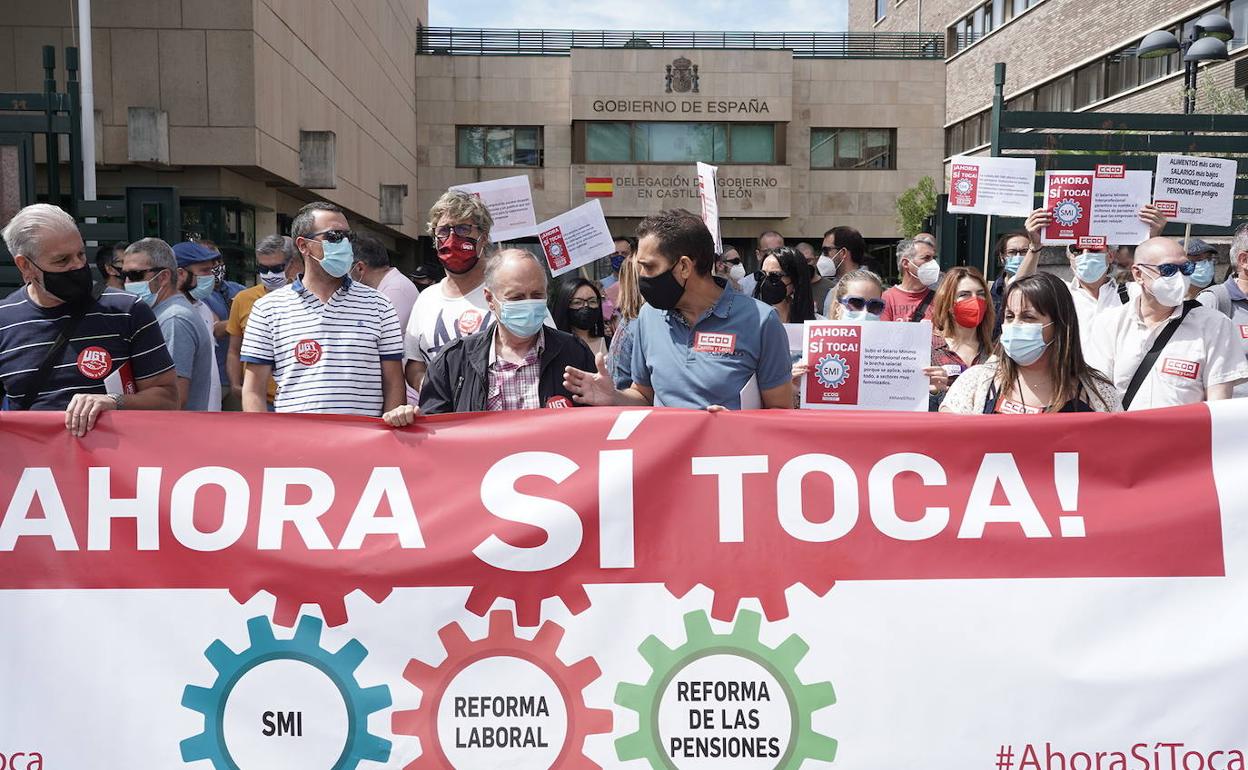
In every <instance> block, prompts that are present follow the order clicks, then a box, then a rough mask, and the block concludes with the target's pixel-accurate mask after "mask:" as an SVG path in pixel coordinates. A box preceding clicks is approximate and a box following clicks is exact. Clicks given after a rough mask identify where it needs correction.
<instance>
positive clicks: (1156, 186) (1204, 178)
mask: <svg viewBox="0 0 1248 770" xmlns="http://www.w3.org/2000/svg"><path fill="white" fill-rule="evenodd" d="M1237 170H1238V163H1237V161H1235V160H1234V159H1230V158H1198V157H1193V156H1190V155H1158V156H1157V176H1156V177H1154V180H1153V205H1154V206H1156V207H1157V208H1158V209H1160V210H1161V213H1163V214H1165V215H1166V218H1167V219H1169V220H1170V221H1171V222H1186V223H1189V224H1194V225H1216V226H1218V227H1227V226H1229V225H1230V224H1231V215H1232V209H1233V208H1234V207H1235V174H1236V171H1237Z"/></svg>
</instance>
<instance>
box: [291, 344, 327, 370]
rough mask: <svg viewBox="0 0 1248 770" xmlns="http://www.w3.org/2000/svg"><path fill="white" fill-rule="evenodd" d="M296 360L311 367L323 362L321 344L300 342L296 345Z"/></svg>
mask: <svg viewBox="0 0 1248 770" xmlns="http://www.w3.org/2000/svg"><path fill="white" fill-rule="evenodd" d="M295 360H296V361H298V362H299V363H301V364H303V365H304V366H311V365H313V364H315V363H316V362H317V361H320V360H321V343H319V342H317V341H316V340H299V342H298V343H297V344H296V345H295Z"/></svg>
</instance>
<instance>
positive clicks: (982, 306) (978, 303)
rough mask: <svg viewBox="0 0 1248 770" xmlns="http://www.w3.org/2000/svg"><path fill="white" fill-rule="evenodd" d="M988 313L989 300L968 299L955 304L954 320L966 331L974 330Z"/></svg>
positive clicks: (981, 298)
mask: <svg viewBox="0 0 1248 770" xmlns="http://www.w3.org/2000/svg"><path fill="white" fill-rule="evenodd" d="M987 312H988V300H986V299H984V298H983V297H967V298H966V299H960V300H958V301H957V302H955V303H953V320H955V321H957V322H958V326H961V327H963V328H965V329H974V328H975V327H976V326H979V322H980V321H982V320H984V313H987Z"/></svg>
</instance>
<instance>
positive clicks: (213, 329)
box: [0, 191, 1248, 436]
mask: <svg viewBox="0 0 1248 770" xmlns="http://www.w3.org/2000/svg"><path fill="white" fill-rule="evenodd" d="M1140 218H1141V220H1142V221H1144V222H1145V223H1147V224H1148V226H1149V228H1150V237H1149V238H1148V239H1147V240H1145V241H1144V242H1143V243H1141V244H1139V246H1137V247H1136V248H1135V249H1134V253H1133V254H1132V253H1131V252H1129V251H1124V250H1122V249H1117V248H1115V247H1112V246H1110V247H1102V248H1080V249H1075V248H1073V247H1071V248H1068V249H1067V257H1068V259H1069V264H1070V268H1071V273H1072V278H1071V279H1070V281H1069V282H1066V281H1063V280H1061V279H1059V278H1057V277H1056V276H1054V275H1053V274H1051V273H1047V272H1043V271H1041V270H1040V269H1039V263H1040V254H1041V248H1042V247H1041V238H1040V234H1041V231H1042V230H1043V228H1044V227H1045V226H1046V225H1048V224H1050V222H1051V218H1050V216H1049V213H1048V212H1047V211H1045V210H1044V209H1038V210H1036V211H1035V212H1033V213H1032V214H1031V216H1030V217H1028V218H1027V221H1026V225H1025V228H1024V229H1023V230H1021V231H1018V232H1011V233H1007V234H1005V235H1004V236H1002V237H1001V238H1000V239H999V240H998V242H997V247H996V250H995V253H996V258H997V260H998V263H999V265H1000V271H999V276H998V277H997V278H996V280H995V281H993V282H991V283H990V282H989V281H988V279H987V278H986V277H985V276H984V275H983V273H981V272H980V271H979V270H978V269H976V268H974V267H954V268H952V269H950V270H948V271H947V272H944V273H942V271H941V260H940V255H939V249H938V245H937V241H936V239H935V238H934V237H932V236H931V235H929V234H925V233H922V234H919V235H917V236H915V237H914V238H908V239H904V240H902V241H901V242H900V243H899V244H898V246H897V249H896V260H897V268H898V271H899V274H900V282H899V283H898V284H897V285H896V286H892V287H886V286H885V285H884V282H883V280H882V279H881V277H880V276H879V275H878V274H877V273H876V272H873V271H872V270H871V269H869V264H870V262H869V259H868V254H867V245H866V242H865V240H864V239H863V237H862V235H861V234H860V233H858V232H857V231H856V230H854V229H853V228H852V227H846V226H841V227H834V228H832V229H830V230H828V232H827V233H825V235H824V238H823V242H822V244H821V247H820V249H819V250H818V251H816V249H815V248H814V247H813V246H812V245H811V244H809V243H805V242H802V243H797V244H796V245H795V246H794V247H792V248H790V247H788V246H786V245H785V238H784V236H783V235H781V234H780V233H778V232H775V231H767V232H764V233H763V234H762V235H761V236H760V237H759V238H758V240H757V249H756V253H755V254H754V255H753V256H754V257H755V260H756V263H757V265H758V267H759V269H758V270H757V271H755V272H753V273H748V272H747V271H746V269H745V265H744V262H743V260H742V256H741V254H740V252H739V251H738V250H737V249H735V248H732V247H728V248H725V249H723V251H722V253H716V250H715V246H714V241H713V239H712V237H711V234H710V232H709V230H708V229H707V227H706V225H705V224H704V223H703V222H702V220H701V219H700V218H699V217H698V216H696V215H694V214H692V213H690V212H688V211H684V210H680V209H674V210H668V211H663V212H660V213H658V214H654V215H652V216H649V217H647V218H645V219H644V220H643V221H642V222H641V224H640V225H639V226H638V228H637V232H636V233H635V234H630V235H627V236H621V237H619V238H617V239H616V240H615V245H614V248H615V252H614V253H613V254H611V255H609V257H607V260H608V261H609V264H610V275H609V276H608V277H607V278H606V279H604V280H602V281H596V280H593V279H592V278H590V277H589V276H587V275H584V274H572V275H569V276H566V277H564V278H562V279H560V280H558V281H554V282H552V281H551V280H550V279H549V278H548V274H547V271H546V268H545V266H544V263H543V262H542V260H540V259H539V258H538V257H537V256H535V255H534V254H533V253H532V252H530V251H528V250H525V249H521V248H502V249H499V248H496V246H495V244H494V243H493V242H492V240H491V237H490V231H491V228H492V226H493V220H492V219H491V217H490V213H489V211H488V210H487V209H486V207H485V206H484V204H483V203H482V202H481V199H480V198H479V197H475V196H472V195H469V194H465V193H462V192H456V191H450V192H447V193H446V194H444V195H443V196H442V197H441V198H440V199H439V200H438V201H437V203H436V204H434V206H433V208H432V209H431V211H430V213H429V222H428V228H429V233H430V235H431V236H432V237H433V240H434V243H435V245H436V248H437V256H438V261H439V262H440V263H441V266H442V269H443V270H444V272H445V277H443V278H441V279H440V280H439V279H437V277H436V276H435V274H434V273H433V272H432V271H430V270H429V269H428V268H427V267H421V268H419V269H418V271H417V273H416V274H415V275H413V276H411V277H409V276H407V275H404V274H403V273H402V272H400V271H399V270H398V269H397V268H395V267H393V266H392V265H391V263H390V259H389V256H388V253H387V251H386V249H385V247H384V245H383V244H382V243H381V242H379V241H378V240H377V239H375V238H373V237H371V236H369V235H367V234H364V233H357V232H356V231H354V230H352V228H351V224H350V222H349V221H348V219H347V216H346V213H345V212H344V211H343V210H342V209H341V208H339V207H338V206H336V205H334V204H331V203H325V202H317V203H310V204H308V205H307V206H305V207H303V209H301V210H300V212H299V213H298V215H297V216H296V217H295V219H294V220H293V222H292V224H291V228H290V235H289V236H282V235H271V236H269V237H266V238H263V239H262V240H261V241H260V242H259V243H258V244H257V246H256V258H255V264H256V279H257V280H256V283H255V285H254V286H252V287H250V288H246V287H243V286H241V285H239V284H237V283H234V282H231V281H227V280H226V279H225V275H224V260H223V259H222V256H221V253H220V251H219V250H218V249H217V248H216V247H215V245H214V244H212V243H211V242H208V241H203V240H194V241H186V242H182V243H177V244H173V245H170V244H168V243H166V242H164V241H162V240H160V239H157V238H144V239H142V240H139V241H136V242H135V243H131V244H110V245H106V246H104V247H101V248H100V249H99V250H98V252H97V254H96V259H95V262H96V268H97V270H98V272H99V275H100V276H101V280H96V278H95V276H94V274H93V273H92V269H91V265H90V264H89V263H88V261H87V257H86V251H85V246H84V244H83V240H82V238H81V236H80V234H79V231H78V227H77V225H76V223H75V222H74V220H73V218H72V217H70V216H69V215H68V214H67V213H65V212H64V211H62V210H61V209H59V208H57V207H56V206H52V205H48V204H35V205H32V206H28V207H26V208H24V209H22V210H21V211H20V212H18V213H17V214H16V215H15V216H14V217H13V218H12V220H11V221H10V222H9V223H8V224H7V226H5V227H4V229H3V237H4V240H5V243H6V245H7V247H8V249H9V251H10V253H12V254H13V257H14V261H15V263H16V265H17V268H18V270H19V271H20V273H21V276H22V278H23V280H24V282H25V283H24V285H23V286H22V287H21V288H20V289H19V290H17V291H16V292H14V293H13V294H11V295H10V296H8V297H7V298H4V299H3V300H0V386H2V388H3V408H4V409H6V410H30V409H40V410H59V411H63V412H64V414H65V425H66V428H67V429H68V430H69V431H71V432H72V433H73V434H74V435H78V436H81V435H84V434H85V433H86V432H87V431H89V430H91V429H92V427H93V426H94V425H95V422H96V420H97V418H98V417H99V415H100V414H101V413H103V412H105V411H109V410H114V409H157V410H189V411H217V410H222V409H226V410H242V411H247V412H265V411H270V412H284V413H291V412H302V413H332V414H353V415H364V416H370V417H379V418H382V419H384V421H385V422H386V423H387V424H389V425H391V426H395V427H402V426H406V425H410V424H412V423H413V422H414V421H415V420H417V419H418V418H419V416H420V415H422V414H423V415H432V414H440V413H447V412H477V411H503V410H514V409H536V408H568V407H573V406H591V405H618V406H651V405H653V406H670V407H686V408H694V409H707V410H710V411H721V410H726V409H739V408H741V407H742V405H743V403H745V402H746V401H747V400H752V399H750V397H751V396H752V395H753V391H755V390H756V391H757V393H756V395H757V401H758V402H759V403H761V405H762V407H764V408H775V409H789V408H793V407H794V406H795V405H796V402H797V399H796V389H797V385H798V382H799V381H800V378H801V377H802V376H803V375H804V374H805V373H806V365H805V364H804V362H803V361H802V360H801V355H800V353H796V352H795V351H794V350H792V345H791V343H790V339H789V334H788V332H787V331H786V329H785V324H802V323H804V322H807V321H817V320H824V319H827V320H839V321H854V322H875V321H879V322H888V321H894V322H902V323H916V322H920V321H924V320H927V321H930V322H931V326H932V341H931V360H930V362H927V361H924V362H923V363H924V364H925V365H924V366H923V367H922V369H923V374H924V376H925V377H926V378H927V381H928V382H929V383H930V399H929V404H928V406H929V408H930V409H931V410H933V411H936V410H939V411H944V412H954V413H961V414H1002V413H1006V414H1039V413H1045V412H1089V411H1096V412H1113V411H1120V410H1133V411H1134V410H1141V409H1150V408H1156V407H1162V406H1171V405H1179V404H1190V403H1196V402H1200V401H1212V400H1218V399H1227V398H1232V397H1245V396H1248V225H1245V226H1243V227H1240V228H1239V229H1238V230H1236V231H1235V232H1234V234H1233V238H1232V241H1231V246H1230V269H1229V270H1228V272H1227V275H1226V277H1225V279H1224V280H1223V281H1222V282H1217V281H1216V279H1215V273H1216V255H1217V250H1216V249H1215V248H1213V247H1212V246H1210V245H1209V244H1207V243H1205V242H1204V241H1201V240H1199V239H1196V238H1192V239H1188V240H1187V241H1185V242H1180V241H1176V240H1174V239H1170V238H1165V237H1162V236H1161V231H1162V229H1163V228H1164V226H1165V224H1166V220H1165V218H1164V217H1163V216H1162V215H1161V213H1160V212H1158V211H1157V210H1156V209H1154V208H1152V207H1151V206H1146V207H1145V208H1144V209H1142V210H1141V212H1140ZM923 355H924V356H926V353H924V354H923Z"/></svg>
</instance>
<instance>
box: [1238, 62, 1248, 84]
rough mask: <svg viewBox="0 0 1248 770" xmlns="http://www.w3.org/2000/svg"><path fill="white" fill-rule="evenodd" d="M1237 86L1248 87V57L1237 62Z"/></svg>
mask: <svg viewBox="0 0 1248 770" xmlns="http://www.w3.org/2000/svg"><path fill="white" fill-rule="evenodd" d="M1235 87H1236V88H1245V89H1248V59H1240V60H1239V61H1237V62H1235Z"/></svg>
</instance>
